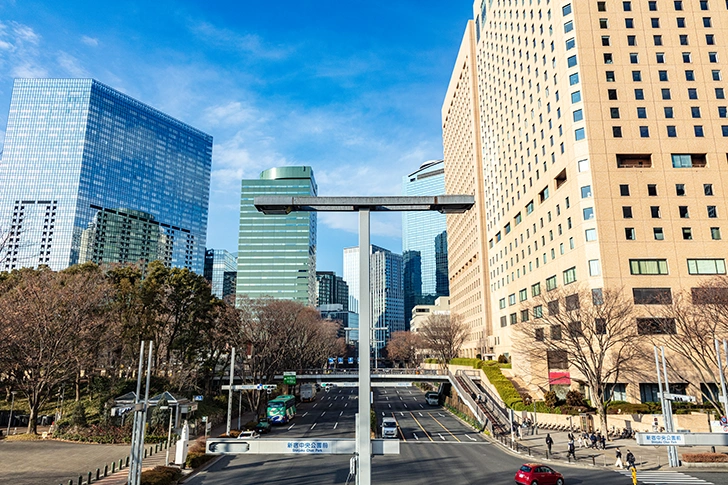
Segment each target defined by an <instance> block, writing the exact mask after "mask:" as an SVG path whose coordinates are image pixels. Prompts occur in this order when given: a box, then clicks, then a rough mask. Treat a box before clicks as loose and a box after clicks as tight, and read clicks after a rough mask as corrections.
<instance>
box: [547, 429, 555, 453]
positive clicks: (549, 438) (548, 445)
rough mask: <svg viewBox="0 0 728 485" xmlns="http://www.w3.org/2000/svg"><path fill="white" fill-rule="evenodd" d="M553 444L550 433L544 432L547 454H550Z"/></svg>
mask: <svg viewBox="0 0 728 485" xmlns="http://www.w3.org/2000/svg"><path fill="white" fill-rule="evenodd" d="M553 444H554V439H553V438H552V437H551V433H547V434H546V447H547V448H548V450H549V456H551V446H552V445H553Z"/></svg>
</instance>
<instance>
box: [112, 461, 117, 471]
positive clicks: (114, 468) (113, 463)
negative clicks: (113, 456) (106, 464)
mask: <svg viewBox="0 0 728 485" xmlns="http://www.w3.org/2000/svg"><path fill="white" fill-rule="evenodd" d="M111 473H112V474H114V473H116V462H115V461H113V462H111Z"/></svg>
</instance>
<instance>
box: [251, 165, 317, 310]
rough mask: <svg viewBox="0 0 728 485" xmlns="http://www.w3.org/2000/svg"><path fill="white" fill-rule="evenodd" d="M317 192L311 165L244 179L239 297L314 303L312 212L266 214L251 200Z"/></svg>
mask: <svg viewBox="0 0 728 485" xmlns="http://www.w3.org/2000/svg"><path fill="white" fill-rule="evenodd" d="M317 190H318V189H317V187H316V180H315V179H314V176H313V170H312V169H311V167H279V168H271V169H269V170H265V171H264V172H262V173H261V174H260V178H258V179H253V180H243V181H242V189H241V195H240V233H239V238H238V280H237V291H236V295H237V296H238V297H239V296H243V295H247V296H249V297H250V298H259V297H262V296H271V297H273V298H280V299H286V300H295V301H299V302H301V303H304V304H306V305H311V306H314V305H315V304H316V213H315V212H292V213H291V214H288V215H265V214H263V213H262V212H258V211H257V210H256V209H255V206H254V205H253V200H254V199H255V197H256V196H260V195H286V196H315V195H317Z"/></svg>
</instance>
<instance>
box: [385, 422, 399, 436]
mask: <svg viewBox="0 0 728 485" xmlns="http://www.w3.org/2000/svg"><path fill="white" fill-rule="evenodd" d="M396 437H397V420H396V419H394V418H383V419H382V438H396Z"/></svg>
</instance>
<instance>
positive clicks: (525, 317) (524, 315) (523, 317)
mask: <svg viewBox="0 0 728 485" xmlns="http://www.w3.org/2000/svg"><path fill="white" fill-rule="evenodd" d="M521 321H522V322H527V321H528V310H521Z"/></svg>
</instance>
